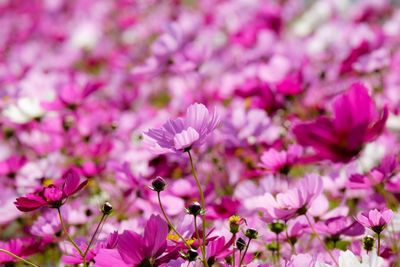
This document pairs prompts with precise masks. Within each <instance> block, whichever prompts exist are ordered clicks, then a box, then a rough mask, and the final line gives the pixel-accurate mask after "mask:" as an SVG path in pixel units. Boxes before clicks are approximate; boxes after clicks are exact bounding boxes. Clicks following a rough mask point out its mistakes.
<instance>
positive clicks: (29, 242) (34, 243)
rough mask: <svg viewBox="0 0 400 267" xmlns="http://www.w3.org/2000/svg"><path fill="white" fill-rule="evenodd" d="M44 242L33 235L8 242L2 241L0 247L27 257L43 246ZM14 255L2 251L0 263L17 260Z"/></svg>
mask: <svg viewBox="0 0 400 267" xmlns="http://www.w3.org/2000/svg"><path fill="white" fill-rule="evenodd" d="M42 245H43V243H42V242H41V241H40V240H38V239H36V238H32V237H26V238H16V239H11V240H9V241H7V242H1V241H0V248H2V249H5V250H7V251H10V252H12V253H14V254H16V255H18V256H20V257H27V256H30V255H32V254H35V253H37V252H38V251H40V250H41V249H42V248H43V246H42ZM16 261H18V260H16V259H15V258H14V257H11V256H9V255H7V254H5V253H0V263H6V262H16Z"/></svg>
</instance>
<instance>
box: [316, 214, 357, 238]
mask: <svg viewBox="0 0 400 267" xmlns="http://www.w3.org/2000/svg"><path fill="white" fill-rule="evenodd" d="M314 227H315V229H316V231H317V232H318V233H320V234H324V235H329V236H332V237H339V236H341V235H346V236H358V235H362V234H363V233H364V227H362V226H361V225H360V224H359V223H358V222H357V221H351V220H350V219H349V218H347V217H343V216H337V217H333V218H329V219H328V220H326V221H324V222H317V223H316V224H315V226H314Z"/></svg>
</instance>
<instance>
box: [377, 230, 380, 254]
mask: <svg viewBox="0 0 400 267" xmlns="http://www.w3.org/2000/svg"><path fill="white" fill-rule="evenodd" d="M377 235H378V250H377V254H378V257H379V255H381V234H380V233H378V234H377Z"/></svg>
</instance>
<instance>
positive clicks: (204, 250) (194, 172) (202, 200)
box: [188, 150, 208, 267]
mask: <svg viewBox="0 0 400 267" xmlns="http://www.w3.org/2000/svg"><path fill="white" fill-rule="evenodd" d="M188 154H189V159H190V166H191V167H192V174H193V177H194V179H195V181H196V184H197V187H198V189H199V193H200V200H201V208H202V209H203V214H202V230H203V242H202V244H201V252H202V254H203V263H204V266H205V267H208V264H207V257H206V214H205V211H206V207H205V200H204V192H203V189H202V188H201V184H200V181H199V178H198V176H197V172H196V168H195V167H194V163H193V158H192V154H191V153H190V150H188Z"/></svg>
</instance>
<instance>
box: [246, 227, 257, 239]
mask: <svg viewBox="0 0 400 267" xmlns="http://www.w3.org/2000/svg"><path fill="white" fill-rule="evenodd" d="M244 235H245V236H246V237H247V238H250V239H257V237H258V231H257V230H256V229H254V228H249V229H247V230H246V232H245V234H244Z"/></svg>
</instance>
